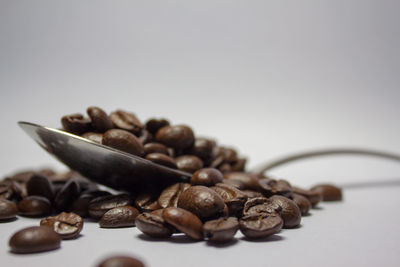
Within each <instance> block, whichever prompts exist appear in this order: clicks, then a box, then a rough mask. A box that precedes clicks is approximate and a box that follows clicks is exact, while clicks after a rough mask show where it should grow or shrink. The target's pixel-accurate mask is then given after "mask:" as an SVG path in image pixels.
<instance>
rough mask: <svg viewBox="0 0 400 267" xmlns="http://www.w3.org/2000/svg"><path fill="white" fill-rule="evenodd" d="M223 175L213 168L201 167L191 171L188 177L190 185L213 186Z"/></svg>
mask: <svg viewBox="0 0 400 267" xmlns="http://www.w3.org/2000/svg"><path fill="white" fill-rule="evenodd" d="M223 179H224V177H223V175H222V173H221V172H220V171H219V170H217V169H214V168H203V169H200V170H198V171H196V172H195V173H193V175H192V177H191V178H190V183H191V184H192V185H204V186H213V185H215V184H218V183H221V182H222V181H223Z"/></svg>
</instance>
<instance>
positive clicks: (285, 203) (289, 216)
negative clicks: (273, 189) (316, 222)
mask: <svg viewBox="0 0 400 267" xmlns="http://www.w3.org/2000/svg"><path fill="white" fill-rule="evenodd" d="M269 200H271V201H273V202H274V203H276V204H278V205H279V206H280V207H281V209H282V210H281V212H280V215H281V217H282V219H283V227H284V228H293V227H297V226H299V225H300V222H301V211H300V209H299V207H298V206H297V205H296V203H294V202H293V200H291V199H289V198H287V197H284V196H279V195H274V196H272V197H270V198H269Z"/></svg>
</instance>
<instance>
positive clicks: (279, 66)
mask: <svg viewBox="0 0 400 267" xmlns="http://www.w3.org/2000/svg"><path fill="white" fill-rule="evenodd" d="M399 8H400V2H399V1H390V0H384V1H370V0H360V1H358V0H346V1H344V0H343V1H340V0H339V1H232V0H230V1H225V0H224V1H208V0H205V1H131V0H129V1H128V0H126V1H100V0H96V1H80V0H79V1H77V0H74V1H54V0H46V1H45V0H37V1H13V0H0V109H1V112H0V121H1V125H2V129H1V138H0V148H1V149H0V155H1V160H0V171H1V175H6V174H10V173H12V172H14V171H17V170H19V169H21V168H30V167H34V168H36V167H39V166H52V167H54V168H60V169H61V168H63V167H62V165H61V164H59V163H57V162H56V161H55V160H54V159H53V158H51V157H50V156H49V155H48V154H47V153H46V152H44V151H42V150H41V148H40V147H39V146H38V145H36V144H35V143H34V142H33V141H32V140H31V139H30V138H29V137H28V136H27V135H26V134H25V133H23V132H22V130H21V129H19V127H18V126H17V124H16V122H17V121H20V120H25V121H30V122H35V123H38V124H42V125H46V126H52V127H59V126H60V118H61V116H63V115H65V114H71V113H75V112H82V113H84V112H85V110H86V108H87V107H88V106H90V105H97V106H100V107H102V108H104V109H105V110H106V111H108V112H111V111H114V110H115V109H117V108H122V109H126V110H129V111H133V112H135V113H136V115H138V117H139V118H141V119H142V120H143V121H145V120H147V119H148V118H150V117H166V118H168V119H169V120H170V121H171V122H172V123H186V124H188V125H190V126H192V127H193V129H194V130H195V133H196V134H197V135H202V136H209V137H214V138H216V139H217V140H218V142H219V143H220V144H224V145H227V146H233V147H235V148H237V149H238V150H239V151H240V152H241V154H243V155H246V156H247V157H248V158H249V163H248V166H249V167H250V168H251V167H252V166H256V165H257V164H259V163H262V162H264V161H267V160H270V159H274V158H276V157H280V156H283V155H287V154H291V153H293V152H300V151H303V150H309V149H316V148H332V147H333V148H335V147H359V148H371V149H379V150H386V151H391V152H393V153H397V154H400V140H399V137H400V124H399V115H400V105H399V102H400V88H399V85H400V73H399V72H400V71H399V70H400V52H399V47H400V28H399V25H400V17H399V16H398V11H399ZM399 173H400V166H399V164H398V163H395V162H390V161H384V160H380V159H374V158H369V157H348V156H347V157H327V158H320V159H315V160H306V161H302V162H299V163H295V164H291V165H287V166H285V167H282V168H278V169H276V170H273V171H272V172H271V174H273V175H275V176H281V177H286V178H287V179H289V180H290V181H296V182H297V181H298V184H302V185H306V184H311V183H315V182H319V181H323V180H328V181H338V182H339V183H346V182H348V181H364V180H374V179H383V178H396V175H397V177H398V174H399ZM296 182H295V183H296Z"/></svg>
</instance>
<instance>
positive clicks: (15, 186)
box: [0, 180, 24, 201]
mask: <svg viewBox="0 0 400 267" xmlns="http://www.w3.org/2000/svg"><path fill="white" fill-rule="evenodd" d="M23 191H24V190H23V188H22V187H21V185H20V184H19V183H18V182H16V181H13V180H4V181H2V182H0V199H7V200H13V201H19V200H21V199H22V197H23V196H24V192H23Z"/></svg>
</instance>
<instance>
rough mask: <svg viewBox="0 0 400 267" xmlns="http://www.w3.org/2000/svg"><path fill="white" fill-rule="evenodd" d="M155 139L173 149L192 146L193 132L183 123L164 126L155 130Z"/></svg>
mask: <svg viewBox="0 0 400 267" xmlns="http://www.w3.org/2000/svg"><path fill="white" fill-rule="evenodd" d="M156 140H157V142H160V143H162V144H164V145H166V146H169V147H172V148H174V149H178V150H179V149H187V148H191V147H192V146H193V143H194V134H193V131H192V129H191V128H189V127H188V126H185V125H174V126H164V127H162V128H161V129H159V130H158V131H157V134H156Z"/></svg>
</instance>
